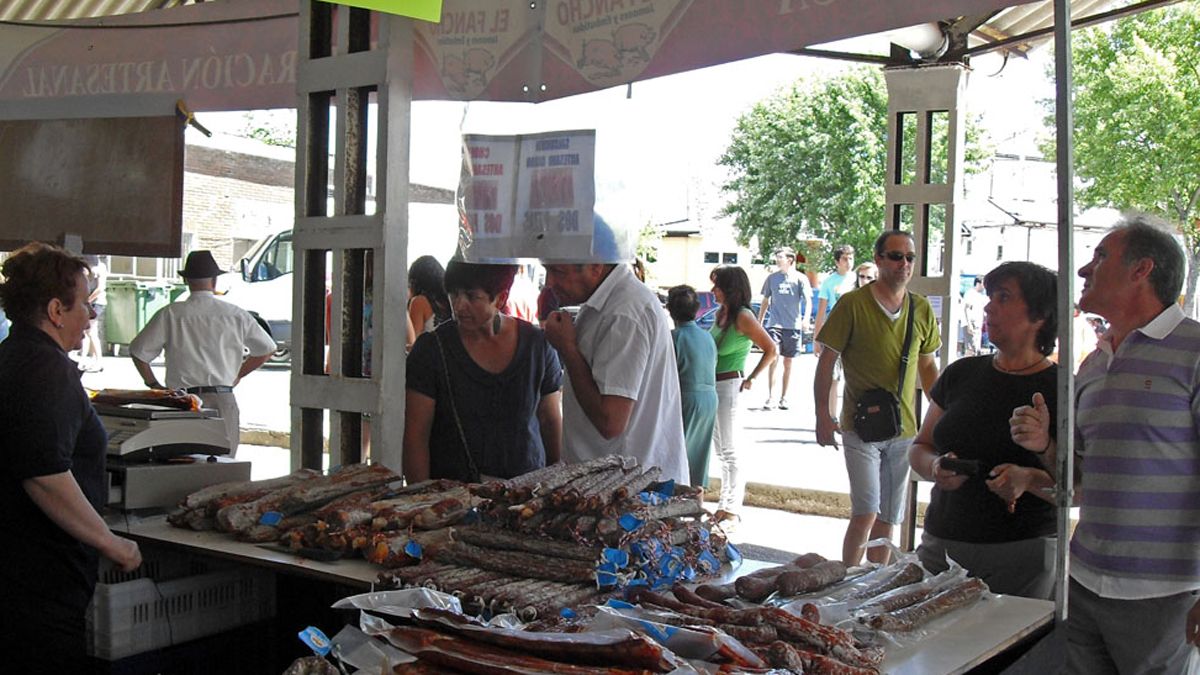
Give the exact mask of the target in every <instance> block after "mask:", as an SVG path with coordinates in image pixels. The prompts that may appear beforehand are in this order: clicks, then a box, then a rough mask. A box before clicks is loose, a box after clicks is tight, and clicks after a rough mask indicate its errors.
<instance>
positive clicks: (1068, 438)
mask: <svg viewBox="0 0 1200 675" xmlns="http://www.w3.org/2000/svg"><path fill="white" fill-rule="evenodd" d="M1072 88H1073V87H1072V83H1071V2H1070V0H1054V99H1055V105H1054V119H1055V138H1056V142H1055V155H1056V157H1055V161H1056V162H1057V171H1058V317H1059V322H1058V361H1059V369H1058V439H1057V441H1058V442H1057V448H1058V451H1057V458H1056V459H1057V461H1056V465H1057V466H1056V469H1057V473H1058V481H1057V482H1058V489H1057V491H1056V493H1055V495H1056V496H1055V503H1056V504H1057V506H1058V555H1057V562H1058V565H1057V568H1056V569H1057V577H1058V587H1057V589H1056V590H1055V593H1054V608H1055V616H1056V617H1057V619H1058V621H1059V622H1063V621H1066V620H1067V579H1068V567H1067V565H1068V553H1069V551H1070V543H1069V537H1070V532H1071V529H1070V528H1071V502H1072V499H1073V495H1074V490H1073V480H1072V479H1073V476H1074V472H1075V467H1074V458H1075V433H1074V429H1075V372H1074V366H1075V346H1074V344H1073V340H1072V337H1073V333H1074V331H1073V330H1072V329H1071V328H1072V325H1073V324H1074V322H1073V321H1072V319H1073V318H1074V316H1075V307H1074V302H1073V301H1074V299H1075V256H1074V251H1073V249H1072V235H1073V234H1074V210H1075V209H1074V207H1075V199H1074V193H1073V189H1074V186H1073V183H1074V176H1075V172H1074V166H1075V165H1074V153H1073V152H1072V149H1073V133H1072V132H1073V130H1074V118H1073V115H1072V108H1071V106H1072V99H1071V91H1072Z"/></svg>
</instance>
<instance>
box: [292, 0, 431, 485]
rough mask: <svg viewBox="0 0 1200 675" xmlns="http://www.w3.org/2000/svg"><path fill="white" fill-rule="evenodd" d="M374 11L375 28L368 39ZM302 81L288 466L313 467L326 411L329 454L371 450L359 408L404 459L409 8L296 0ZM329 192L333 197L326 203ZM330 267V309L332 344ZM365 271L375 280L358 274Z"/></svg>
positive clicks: (377, 437) (337, 457)
mask: <svg viewBox="0 0 1200 675" xmlns="http://www.w3.org/2000/svg"><path fill="white" fill-rule="evenodd" d="M373 23H374V24H375V25H376V26H377V32H376V36H377V37H376V39H375V40H374V43H373V44H372V39H371V38H372V31H371V25H372V24H373ZM296 88H297V94H298V99H299V100H298V109H299V119H298V125H297V148H296V225H295V235H294V239H293V250H294V256H295V269H296V274H295V282H294V283H295V286H294V299H293V303H294V304H293V327H294V328H295V329H296V330H294V331H293V342H294V345H295V347H294V353H293V358H292V383H291V405H292V466H293V468H296V467H301V466H303V467H309V468H320V466H321V462H322V456H321V455H322V452H323V448H324V428H325V425H326V417H328V427H329V443H328V448H329V453H330V460H329V463H330V464H331V465H336V464H342V463H346V462H356V461H361V460H363V459H366V457H364V456H363V455H362V451H363V448H362V445H361V439H362V435H363V432H362V420H363V417H362V416H363V414H369V415H370V425H371V429H370V440H371V443H370V459H371V460H372V461H374V462H381V463H383V464H386V465H387V466H389V467H391V468H392V469H393V470H395V471H397V472H399V471H400V469H401V449H402V438H403V427H404V358H405V352H404V349H403V344H404V338H405V335H404V331H405V322H404V312H405V306H404V298H405V296H406V295H407V293H406V290H407V281H408V280H407V269H408V134H409V127H408V121H409V112H410V107H411V97H412V24H411V22H410V20H409V19H405V18H401V17H397V16H393V15H389V14H377V15H376V14H372V13H370V12H367V11H366V10H362V9H357V8H350V7H346V6H340V5H332V4H328V3H324V2H316V1H314V0H302V2H301V3H300V41H299V47H298V52H297V64H296ZM372 93H373V94H374V95H375V99H376V102H377V104H378V117H379V124H378V134H377V137H376V138H373V139H371V138H368V129H367V106H368V100H369V98H370V94H372ZM331 128H332V133H330V132H331ZM331 137H332V142H331ZM372 151H373V152H375V164H376V167H377V184H378V185H379V189H378V190H377V193H378V199H377V200H376V210H375V213H374V214H371V215H368V214H367V213H366V209H365V194H366V183H365V182H366V180H367V161H366V160H367V157H368V156H369V153H371V152H372ZM330 162H332V164H331V163H330ZM331 179H332V182H330V181H331ZM330 196H332V200H333V205H332V209H330V208H329V207H328V204H327V203H328V200H329V198H330ZM368 272H369V273H370V274H368ZM326 279H328V284H329V292H330V302H329V305H330V310H331V311H330V325H329V340H328V343H329V344H328V356H326V335H325V303H326V300H325V294H326ZM368 279H369V280H370V284H371V287H370V288H367V287H366V286H365V284H366V283H367V280H368ZM367 291H369V292H370V293H369V297H370V300H371V303H372V304H371V308H372V325H371V328H372V330H371V334H372V351H371V358H370V363H369V364H364V363H363V360H364V359H363V354H364V352H363V334H364V329H363V315H364V303H365V301H366V300H365V297H366V296H367ZM327 364H328V365H327ZM364 366H365V367H364ZM364 371H366V372H364Z"/></svg>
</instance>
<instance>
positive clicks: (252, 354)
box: [129, 251, 275, 455]
mask: <svg viewBox="0 0 1200 675" xmlns="http://www.w3.org/2000/svg"><path fill="white" fill-rule="evenodd" d="M220 274H221V269H220V267H218V266H217V262H216V261H215V260H213V256H212V253H211V252H209V251H192V252H191V253H190V254H188V257H187V263H186V264H185V265H184V268H183V269H182V270H181V271H180V272H179V276H181V277H183V278H184V279H185V280H186V281H187V284H188V290H189V291H190V292H191V293H190V295H189V297H188V299H187V300H186V301H185V302H176V303H173V304H170V305H167V306H166V307H164V308H162V309H161V310H159V311H158V312H157V313H156V314H155V315H154V317H153V318H152V319H150V322H149V323H147V324H146V327H145V328H143V329H142V332H141V333H138V336H137V337H135V338H134V339H133V342H132V343H130V345H129V353H130V356H132V357H133V365H134V367H136V368H137V371H138V373H139V374H141V376H142V381H143V382H144V383H145V384H146V386H147V387H150V388H151V389H162V388H163V385H161V384H159V381H158V378H157V377H156V376H155V375H154V372H153V371H152V370H151V369H150V362H151V361H152V360H154V359H155V358H156V357H157V356H158V355H159V354H160V353H162V351H163V349H166V352H167V377H166V381H167V386H166V388H168V389H184V390H186V391H187V392H188V393H191V394H196V395H198V396H200V399H201V400H202V401H203V402H204V407H206V408H215V409H216V410H218V411H219V412H220V413H221V417H222V418H223V419H224V420H225V433H226V435H227V436H228V438H229V453H230V455H234V454H236V453H237V448H238V439H239V435H240V432H239V428H238V421H239V412H238V405H237V399H236V398H235V397H234V395H233V388H234V386H236V385H237V383H238V382H240V381H241V379H242V378H243V377H245V376H246V375H248V374H249V373H251V372H253V371H254V370H255V369H257V368H258V367H259V366H261V365H262V364H264V363H266V362H267V359H268V358H270V356H271V354H272V353H273V352H274V351H275V341H274V340H272V339H271V336H270V335H269V334H268V333H267V332H266V331H265V330H263V328H262V327H261V326H259V324H258V322H257V321H255V319H254V317H253V316H251V315H250V312H247V311H246V310H244V309H242V308H241V307H238V306H236V305H232V304H230V303H228V302H225V301H223V300H218V299H217V298H216V297H215V296H214V295H213V290H214V289H215V288H216V285H217V276H218V275H220ZM247 354H248V355H247Z"/></svg>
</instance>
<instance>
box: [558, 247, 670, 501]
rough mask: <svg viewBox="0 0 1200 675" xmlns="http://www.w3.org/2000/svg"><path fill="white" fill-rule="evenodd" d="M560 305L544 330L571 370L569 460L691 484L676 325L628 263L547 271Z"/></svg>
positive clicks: (566, 420)
mask: <svg viewBox="0 0 1200 675" xmlns="http://www.w3.org/2000/svg"><path fill="white" fill-rule="evenodd" d="M546 287H547V288H550V289H552V291H553V293H554V295H555V296H556V300H557V303H558V305H559V306H571V305H579V306H580V307H579V314H578V315H577V316H576V317H575V319H574V321H572V319H571V315H570V314H568V313H567V312H564V311H556V312H553V313H551V314H550V315H549V316H548V317H547V318H546V320H545V321H543V322H542V327H543V328H544V329H545V331H546V339H547V340H549V342H550V344H551V345H553V347H554V348H555V349H557V350H558V354H559V357H561V359H562V362H563V366H564V367H565V368H566V370H567V381H566V382H565V383H564V385H563V389H564V391H565V395H564V396H563V451H562V456H563V459H564V460H566V461H567V462H586V461H588V460H591V459H595V458H597V457H601V456H604V455H613V454H618V455H628V456H632V457H636V458H637V459H638V461H639V462H640V463H641V465H642V466H644V467H650V466H657V467H660V468H661V469H662V474H661V479H662V480H667V479H674V480H675V481H676V482H677V483H680V484H684V485H686V484H687V483H688V463H687V452H686V448H685V446H684V442H683V413H682V408H681V399H682V397H681V395H680V392H679V377H678V375H677V374H676V371H675V352H674V346H673V343H672V341H671V325H670V321H669V320H668V317H667V314H666V312H665V311H664V310H663V308H662V305H661V304H660V303H659V301H658V298H657V297H656V296H655V295H654V292H653V291H651V290H650V289H649V288H648V287H647V286H646V285H645V284H643V283H642V282H640V281H638V280H637V278H635V277H634V276H633V272H632V271H630V269H629V265H626V264H551V265H546Z"/></svg>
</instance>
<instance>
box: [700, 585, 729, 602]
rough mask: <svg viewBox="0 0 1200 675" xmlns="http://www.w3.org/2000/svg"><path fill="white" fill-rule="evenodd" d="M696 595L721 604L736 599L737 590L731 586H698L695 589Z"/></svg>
mask: <svg viewBox="0 0 1200 675" xmlns="http://www.w3.org/2000/svg"><path fill="white" fill-rule="evenodd" d="M696 595H698V596H700V597H702V598H704V599H705V600H709V601H712V602H723V601H725V600H729V599H732V598H736V597H737V589H736V588H734V585H733V584H700V585H699V586H697V587H696Z"/></svg>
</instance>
